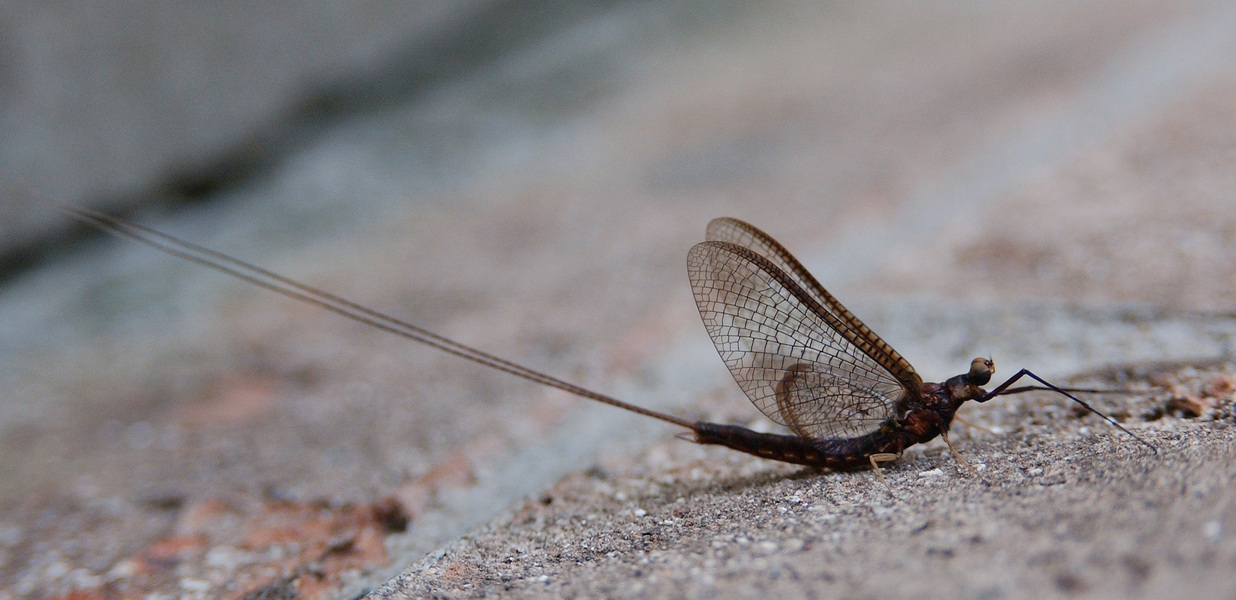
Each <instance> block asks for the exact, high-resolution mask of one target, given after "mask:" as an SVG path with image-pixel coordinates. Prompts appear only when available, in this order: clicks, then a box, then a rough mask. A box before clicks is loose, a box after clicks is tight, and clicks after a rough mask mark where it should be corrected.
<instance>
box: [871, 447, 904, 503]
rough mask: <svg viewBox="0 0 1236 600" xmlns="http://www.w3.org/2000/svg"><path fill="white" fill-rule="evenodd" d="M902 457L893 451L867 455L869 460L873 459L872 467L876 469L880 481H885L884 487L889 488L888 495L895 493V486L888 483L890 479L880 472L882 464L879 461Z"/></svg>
mask: <svg viewBox="0 0 1236 600" xmlns="http://www.w3.org/2000/svg"><path fill="white" fill-rule="evenodd" d="M900 457H901V455H900V454H893V453H891V452H879V453H876V454H872V455H871V456H868V457H867V458H868V460H870V461H871V468H872V469H875V474H876V476H878V477H879V478H880V483H883V484H884V487H886V488H888V495H890V496H892V495H893V486H891V485H889V484H888V480H887V479H885V478H884V474H883V473H881V472H880V465H879V464H878V463H882V462H889V461H894V460H897V459H898V458H900Z"/></svg>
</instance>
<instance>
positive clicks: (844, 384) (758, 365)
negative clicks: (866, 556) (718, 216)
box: [687, 241, 908, 438]
mask: <svg viewBox="0 0 1236 600" xmlns="http://www.w3.org/2000/svg"><path fill="white" fill-rule="evenodd" d="M687 271H688V274H689V275H690V278H691V289H692V291H693V292H694V294H695V303H696V305H697V306H698V307H699V310H700V317H701V318H703V320H704V327H705V328H706V329H707V330H708V335H709V336H711V337H712V341H713V344H714V345H715V346H716V347H717V352H718V353H719V354H720V355H721V360H723V361H724V362H725V364H726V366H727V367H729V369H730V373H731V374H732V375H733V376H734V380H735V381H736V382H738V386H739V387H740V388H742V390H743V392H744V393H745V394H747V397H748V398H750V399H751V402H752V403H753V404H755V406H756V408H758V409H760V411H761V412H763V413H764V414H765V415H767V416H768V417H769V418H770V419H772V420H774V421H776V422H778V423H781V424H782V425H785V426H786V427H789V428H790V429H791V430H792V431H793V432H794V433H796V434H798V435H801V436H804V437H808V438H850V437H856V436H860V435H863V434H866V433H870V432H872V431H874V430H876V429H877V428H879V426H880V425H881V424H882V423H883V422H884V421H885V420H887V419H888V418H889V417H892V416H893V415H894V414H895V413H896V410H897V402H898V401H899V400H901V399H902V398H904V397H905V396H906V394H907V393H908V391H907V388H906V386H905V385H904V384H903V383H902V382H901V381H900V380H899V379H898V378H897V377H896V376H895V375H894V374H893V373H892V372H891V371H890V370H889V369H888V368H886V367H885V366H883V365H882V364H881V363H880V362H879V361H877V360H876V359H875V358H873V357H872V356H871V354H872V348H871V347H870V344H865V343H864V342H863V340H861V339H859V338H855V334H854V332H853V331H849V330H848V327H849V326H848V325H847V324H845V323H844V322H843V321H841V320H840V318H839V317H837V316H836V315H834V314H833V313H831V312H829V311H828V310H826V309H825V308H824V307H823V306H821V305H820V303H819V302H818V301H817V300H815V299H814V298H812V296H811V295H810V294H808V293H807V292H806V291H804V290H803V288H802V287H801V286H800V285H799V284H798V283H797V282H795V281H794V279H793V278H792V277H791V276H790V275H788V274H787V273H785V272H784V271H783V270H782V269H781V268H779V267H778V266H777V265H775V264H773V263H772V262H771V261H770V260H769V259H767V258H765V257H763V256H761V255H760V254H757V253H756V252H754V251H753V250H751V249H749V248H746V247H744V246H740V245H737V244H733V243H729V242H719V241H710V242H702V243H699V244H696V245H695V246H694V247H692V248H691V251H690V253H689V254H688V256H687ZM843 330H844V331H843ZM864 347H865V348H864Z"/></svg>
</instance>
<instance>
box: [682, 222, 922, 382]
mask: <svg viewBox="0 0 1236 600" xmlns="http://www.w3.org/2000/svg"><path fill="white" fill-rule="evenodd" d="M704 239H706V240H711V241H718V242H729V243H731V244H737V245H739V246H742V247H744V248H747V249H749V250H752V251H754V252H755V253H756V254H759V255H760V256H763V257H764V258H766V259H768V261H769V262H771V263H772V264H773V265H775V266H776V267H777V268H779V269H781V270H782V271H783V272H784V273H785V274H786V275H788V276H789V277H790V278H791V279H793V280H794V283H797V284H798V286H799V287H801V288H802V289H803V291H805V292H807V293H808V294H809V295H811V297H812V299H813V300H815V301H816V302H818V303H819V304H820V306H822V307H823V308H825V309H826V310H828V311H829V312H831V313H832V314H833V315H834V316H836V317H837V318H838V319H839V320H840V321H841V322H842V323H845V324H846V325H847V326H848V327H850V328H851V329H852V330H853V331H854V332H855V333H856V334H858V335H860V336H862V337H863V338H865V339H868V340H871V344H872V347H873V349H874V350H875V353H876V356H875V358H876V360H878V361H879V362H880V363H881V364H883V365H884V366H885V368H887V369H888V370H889V371H891V372H892V373H893V374H894V375H895V376H896V377H897V378H898V379H899V380H901V382H902V383H904V384H906V385H909V386H913V387H918V386H920V385H922V383H923V380H922V378H920V377H919V376H918V373H916V372H915V371H914V367H913V366H911V365H910V362H909V361H907V360H906V359H904V358H902V357H901V355H900V354H898V353H897V351H896V350H894V349H893V347H892V346H889V345H888V343H887V342H885V341H884V340H883V339H881V338H880V336H878V335H876V333H875V332H874V331H872V330H871V329H870V328H868V327H867V326H866V325H865V324H863V322H862V321H860V320H859V319H858V317H856V316H854V314H853V313H851V312H850V311H849V310H847V309H846V307H845V306H842V305H841V302H840V301H838V300H837V299H836V298H834V297H833V295H832V294H830V293H828V290H825V289H824V286H822V285H820V282H819V281H816V279H815V277H814V276H812V275H811V273H810V272H808V271H807V269H806V268H805V267H803V265H802V263H800V262H798V259H796V258H794V255H792V254H790V251H789V250H786V249H785V246H782V245H781V244H780V243H779V242H777V240H774V239H773V238H772V236H770V235H768V234H767V233H764V232H763V231H761V230H760V229H758V228H756V227H755V226H754V225H751V224H750V223H747V222H745V221H740V220H738V219H734V218H730V217H721V218H718V219H713V220H712V221H710V222H709V223H708V231H707V234H706V235H705V238H704Z"/></svg>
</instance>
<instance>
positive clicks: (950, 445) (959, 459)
mask: <svg viewBox="0 0 1236 600" xmlns="http://www.w3.org/2000/svg"><path fill="white" fill-rule="evenodd" d="M940 439H942V440H944V443H945V444H948V449H949V450H950V451H952V453H953V458H956V459H957V462H959V463H961V464H962V465H964V466H965V467H966V468H967V469H969V470H970V473H972V474H973V475H974V476H975V477H978V478H982V477H983V476H982V475H979V472H978V469H975V468H974V466H973V465H971V464H970V463H969V461H967V460H966V459H964V458H962V457H961V453H960V452H958V451H957V449H956V448H954V447H953V442H950V441H948V434H947V433H944V432H941V433H940Z"/></svg>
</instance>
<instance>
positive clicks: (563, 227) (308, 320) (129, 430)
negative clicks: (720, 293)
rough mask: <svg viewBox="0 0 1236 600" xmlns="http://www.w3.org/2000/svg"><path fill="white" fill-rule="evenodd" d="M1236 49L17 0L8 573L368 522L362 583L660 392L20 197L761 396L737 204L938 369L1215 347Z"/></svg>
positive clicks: (128, 569) (486, 14) (626, 440)
mask: <svg viewBox="0 0 1236 600" xmlns="http://www.w3.org/2000/svg"><path fill="white" fill-rule="evenodd" d="M1233 55H1236V11H1234V10H1233V9H1232V7H1231V6H1229V5H1228V4H1227V3H1223V2H1205V1H1201V0H1199V1H1196V2H1178V3H1162V2H1128V1H1122V2H1094V3H1084V4H1080V5H1079V4H1076V3H1070V2H1042V3H1035V4H1033V5H1022V4H999V5H995V6H992V5H988V4H987V3H978V2H976V3H947V4H941V5H925V4H921V3H910V2H905V3H901V2H881V3H863V4H847V3H837V4H833V3H814V2H794V1H791V0H786V1H770V2H740V1H735V2H701V1H690V0H683V1H670V2H640V1H620V0H616V1H611V2H521V1H510V2H495V1H487V0H472V1H469V2H459V1H454V2H432V1H431V2H418V3H395V4H389V3H369V2H329V3H327V2H301V3H297V4H292V5H282V4H280V5H271V4H264V3H246V2H233V3H223V4H203V5H198V4H182V3H170V4H165V3H126V4H108V3H104V4H99V3H74V2H64V3H55V4H47V3H40V2H28V3H27V2H20V3H8V4H6V5H4V7H3V8H0V190H3V192H2V195H0V214H3V216H4V218H3V219H0V258H2V259H3V260H2V261H0V266H2V268H3V269H2V274H3V281H2V282H0V285H2V287H0V315H2V318H0V403H2V404H3V408H2V410H0V590H4V591H0V597H2V596H3V595H4V594H9V595H10V596H14V597H18V596H26V595H33V596H38V595H49V596H54V595H57V594H68V593H69V592H71V591H73V590H100V589H107V590H113V591H115V590H118V592H117V593H134V594H136V593H142V594H145V593H156V592H159V593H192V594H201V595H208V596H214V595H224V594H240V593H243V592H244V591H246V590H248V589H252V588H255V587H256V586H261V585H267V584H269V582H270V581H272V578H274V580H281V579H279V578H284V579H287V578H289V577H293V576H294V575H295V574H296V573H301V572H302V571H298V570H297V569H301V568H302V565H303V564H305V563H306V561H310V562H311V559H312V560H318V561H319V562H321V556H320V555H321V553H322V552H324V551H325V550H323V548H327V549H328V548H329V542H330V540H338V539H339V538H340V536H343V537H345V538H346V537H347V536H348V535H351V536H352V538H354V541H355V540H367V539H371V538H375V536H376V538H375V539H377V540H378V541H377V542H374V544H371V545H369V546H366V545H365V544H363V543H361V542H355V543H354V544H353V546H349V547H350V548H354V549H356V550H355V552H353V554H355V556H354V557H352V558H354V559H355V560H352V562H346V564H341V565H335V566H329V565H328V566H327V567H322V569H324V571H323V572H324V573H325V574H323V575H322V576H321V577H319V579H320V580H321V581H322V582H325V583H323V584H322V586H323V587H322V590H324V591H322V592H321V594H322V597H330V596H331V595H333V594H344V593H345V592H344V591H341V590H355V589H364V588H365V587H366V586H372V585H376V584H380V583H381V582H382V581H385V579H386V578H387V577H389V576H390V575H392V574H393V573H396V572H398V570H399V569H400V568H402V567H403V566H406V565H407V564H409V563H410V561H412V560H415V559H416V558H417V557H419V556H421V555H422V554H423V553H424V552H427V551H429V550H431V549H433V548H435V547H437V546H438V545H440V544H442V543H444V542H445V541H448V540H450V539H452V538H454V537H455V536H458V535H461V534H462V533H464V532H466V531H467V530H468V529H469V528H471V527H474V526H476V525H477V524H479V523H483V522H485V521H486V520H487V519H489V518H490V517H491V516H492V515H494V514H496V513H497V512H498V511H501V510H503V509H505V508H507V507H509V506H512V505H514V504H516V503H518V502H520V501H521V500H522V499H523V498H524V497H526V496H527V495H529V494H535V493H536V492H537V490H539V489H542V488H543V487H545V486H547V485H550V484H552V483H553V482H554V481H556V480H557V479H558V478H560V477H561V476H563V475H564V474H565V473H569V472H572V471H574V470H577V469H582V468H587V467H589V466H590V465H592V464H595V463H596V461H598V460H602V461H603V460H612V459H613V458H612V457H615V456H617V457H622V456H626V454H625V453H630V452H633V451H634V450H635V449H638V448H639V447H640V446H641V444H643V443H646V442H647V440H649V439H656V438H658V437H661V436H666V435H669V434H671V433H673V432H671V431H669V430H668V429H666V428H663V427H661V426H659V425H657V424H655V423H647V422H645V421H644V420H641V419H639V418H637V417H631V416H627V415H621V414H615V411H614V409H610V408H607V407H594V406H587V405H585V404H584V402H583V401H578V400H575V399H572V398H570V397H567V396H565V395H564V394H562V393H559V392H555V391H552V390H545V389H541V388H539V387H537V386H534V385H532V384H527V383H523V382H520V381H518V380H514V379H512V378H511V377H509V376H504V375H502V374H498V373H491V372H488V371H486V370H485V369H483V368H481V367H476V366H472V365H469V364H465V363H463V362H461V361H459V360H457V359H453V358H451V357H448V356H442V355H440V354H438V353H435V352H434V351H432V350H429V349H426V348H421V347H417V346H415V345H413V344H411V343H408V342H405V341H403V340H400V339H394V338H391V337H390V336H388V335H384V334H382V333H380V332H375V331H370V330H366V329H364V328H363V327H361V326H359V325H356V324H353V323H349V322H344V321H342V320H341V319H339V318H337V317H335V316H333V315H329V314H325V313H322V312H321V311H318V310H315V309H312V308H310V307H305V306H300V305H296V304H295V303H293V302H291V301H287V300H284V299H281V298H278V297H273V296H272V295H271V294H269V293H267V292H264V291H262V290H257V289H252V288H251V286H247V285H245V284H243V283H240V282H235V281H230V280H228V279H227V278H225V277H223V276H221V275H217V274H214V273H212V272H206V271H205V270H204V269H201V268H200V267H197V266H194V265H190V264H185V263H183V262H181V261H178V260H176V259H173V258H170V257H166V256H162V255H159V254H158V253H156V252H154V251H152V250H149V249H147V248H145V247H140V246H138V245H135V244H132V243H126V242H121V241H115V240H111V239H107V238H105V237H103V236H100V235H97V234H94V233H92V232H90V231H87V230H85V229H84V228H81V227H76V226H73V225H72V224H71V223H68V222H66V221H65V219H64V218H63V217H61V216H59V215H58V214H56V213H55V211H53V210H50V209H49V208H48V207H47V206H46V205H44V204H41V203H40V202H38V201H37V199H38V198H49V199H53V200H55V201H61V202H73V203H81V204H87V205H90V206H95V207H100V208H104V209H107V210H112V211H117V212H119V213H121V214H125V215H127V216H129V217H130V218H133V219H135V220H138V221H140V222H141V223H143V224H146V225H149V226H152V227H154V228H156V229H159V230H162V231H165V232H168V233H172V234H174V235H177V236H181V237H184V238H187V239H190V240H192V241H195V242H197V243H201V244H203V245H205V246H208V247H210V248H213V249H216V250H220V251H223V252H226V253H228V254H232V255H234V256H238V257H240V258H242V259H245V260H248V261H251V262H254V263H256V264H259V265H262V266H265V267H268V268H271V269H273V270H275V271H277V272H279V273H282V274H285V275H288V276H291V277H293V278H295V279H298V280H301V281H304V282H306V283H309V284H311V285H314V286H317V287H321V288H324V289H326V290H329V291H332V292H336V293H338V294H340V295H343V296H346V297H348V298H350V299H353V300H356V301H358V302H361V303H362V304H366V305H368V306H370V307H373V308H376V309H378V310H381V311H383V312H387V313H390V314H393V315H395V316H398V317H401V318H405V319H407V320H409V321H411V322H412V323H415V324H417V325H421V326H424V327H426V328H428V329H430V330H432V331H435V332H438V333H441V334H443V335H446V336H448V337H451V338H453V339H456V340H459V341H461V342H464V343H467V344H472V345H475V346H478V347H480V348H482V349H485V350H488V351H492V352H494V353H497V354H499V355H501V356H504V357H508V358H511V359H513V360H515V361H517V362H520V363H522V364H525V365H528V366H530V367H532V368H534V369H538V370H542V371H545V372H548V373H551V374H554V375H556V376H560V377H563V378H565V379H568V380H571V381H574V382H577V383H579V384H581V385H584V386H586V387H589V388H593V389H597V390H598V391H602V392H606V393H611V394H614V395H617V396H619V397H622V398H624V399H626V400H629V401H632V402H635V403H638V404H642V405H646V406H649V407H654V408H662V409H665V410H670V411H673V412H676V413H680V414H684V415H686V416H689V417H703V418H710V419H718V418H725V419H731V420H736V421H738V422H748V421H754V420H755V419H756V417H757V416H758V415H757V414H756V411H754V410H753V409H752V408H751V407H750V405H749V404H747V403H746V401H745V399H743V398H742V397H741V394H740V393H739V392H738V390H737V388H736V387H735V386H734V385H733V383H732V381H731V380H730V379H729V376H728V374H727V373H726V372H725V369H724V366H723V365H722V364H721V362H720V360H718V359H717V357H716V354H715V352H713V350H712V348H711V345H710V343H709V341H708V339H707V337H706V335H705V334H704V331H703V328H702V327H700V325H699V320H698V316H697V315H696V313H695V308H694V306H693V303H692V301H691V296H690V291H689V289H688V286H687V282H686V276H685V269H684V264H685V256H686V252H687V249H688V248H690V246H691V245H692V244H694V243H695V242H698V241H700V240H701V239H702V237H703V231H704V226H705V224H706V223H707V221H708V220H709V219H711V218H713V217H717V216H734V217H739V218H742V219H745V220H748V221H750V222H752V223H754V224H755V225H757V226H758V227H760V228H762V229H764V230H765V231H768V232H769V233H771V234H772V235H773V236H774V237H776V238H777V239H779V240H781V241H782V242H783V243H785V244H786V245H787V247H789V249H790V250H791V251H793V252H794V253H795V254H797V255H798V256H799V258H800V259H802V260H803V262H804V263H805V264H806V265H807V267H808V268H809V269H811V270H812V271H813V272H814V273H815V274H816V276H817V277H818V278H819V279H820V280H821V282H823V283H824V285H825V286H827V287H828V288H829V289H830V291H832V292H833V293H834V294H835V295H837V296H838V297H839V298H841V299H842V301H843V302H846V303H847V304H848V305H849V307H850V308H851V309H852V310H853V311H854V312H855V313H857V314H858V315H859V316H860V317H861V318H863V319H864V320H866V321H867V322H868V324H870V325H872V327H873V329H875V330H876V331H878V332H880V333H882V334H883V335H884V336H885V338H886V340H887V341H889V342H890V343H891V344H892V345H893V346H895V347H897V348H898V349H899V350H900V351H901V353H902V354H904V355H905V356H906V357H907V358H908V359H909V360H910V361H911V362H912V363H914V364H915V365H916V367H917V368H918V369H919V371H920V373H922V375H923V376H924V378H925V379H928V380H939V379H943V378H945V377H948V376H951V375H953V374H955V373H957V372H960V371H962V370H964V369H965V367H966V365H968V361H969V359H970V358H972V357H974V356H979V355H983V356H987V355H992V356H993V357H994V358H995V360H996V363H997V364H998V365H999V366H1000V367H1001V372H1005V373H1010V374H1011V373H1012V372H1014V371H1015V370H1016V368H1018V367H1021V366H1028V367H1032V368H1035V370H1036V371H1038V372H1040V373H1041V374H1044V375H1048V376H1066V375H1070V374H1073V373H1077V372H1079V371H1081V370H1084V369H1093V368H1098V367H1101V366H1105V365H1112V364H1127V363H1137V362H1144V361H1171V360H1194V359H1207V358H1216V357H1225V356H1230V355H1231V353H1232V347H1233V346H1232V340H1233V339H1234V336H1236V326H1234V325H1233V323H1232V319H1231V314H1232V311H1233V309H1234V308H1236V293H1234V292H1236V289H1234V288H1236V251H1234V250H1236V211H1234V210H1232V208H1233V200H1232V199H1233V190H1236V170H1233V169H1232V168H1231V165H1232V164H1236V162H1234V161H1236V105H1233V104H1232V103H1231V100H1230V99H1231V98H1232V97H1234V96H1236V67H1234V66H1233V63H1232V61H1231V60H1230V57H1231V56H1233ZM607 457H610V458H607ZM392 506H395V507H397V510H395V509H391V508H390V507H392ZM356 507H371V508H372V509H373V510H372V511H370V512H365V511H364V510H361V511H359V512H357V511H356ZM383 507H386V508H385V509H384V508H383ZM383 510H386V512H388V513H389V512H392V511H393V512H396V513H399V514H401V515H403V517H404V518H405V520H407V521H409V524H408V525H407V526H406V527H401V526H399V524H398V522H397V521H398V520H399V519H394V521H396V522H394V523H392V522H391V519H390V518H388V517H389V515H388V516H387V517H381V515H382V514H385V513H383ZM358 514H361V515H362V516H357V515H358ZM363 515H370V516H363ZM373 515H379V516H378V517H373ZM366 519H369V520H366ZM375 519H376V520H375ZM307 523H312V524H314V527H310V526H308V525H306V524H307ZM315 527H316V529H315ZM254 531H258V532H265V537H263V536H262V535H257V534H254V533H253V532H254ZM314 531H317V532H326V533H321V534H320V535H317V534H313V533H310V532H314ZM340 531H345V532H351V533H340ZM366 532H368V533H366ZM255 535H257V537H254V536H255ZM315 535H317V537H315ZM365 536H369V537H365ZM352 538H349V539H352ZM324 540H325V541H324ZM366 548H367V549H368V550H365V549H366ZM314 552H317V554H314ZM345 554H346V553H345ZM332 556H333V555H332ZM349 560H351V559H349ZM331 565H334V563H331ZM272 573H273V575H272ZM289 574H291V575H289ZM109 593H110V592H109Z"/></svg>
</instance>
